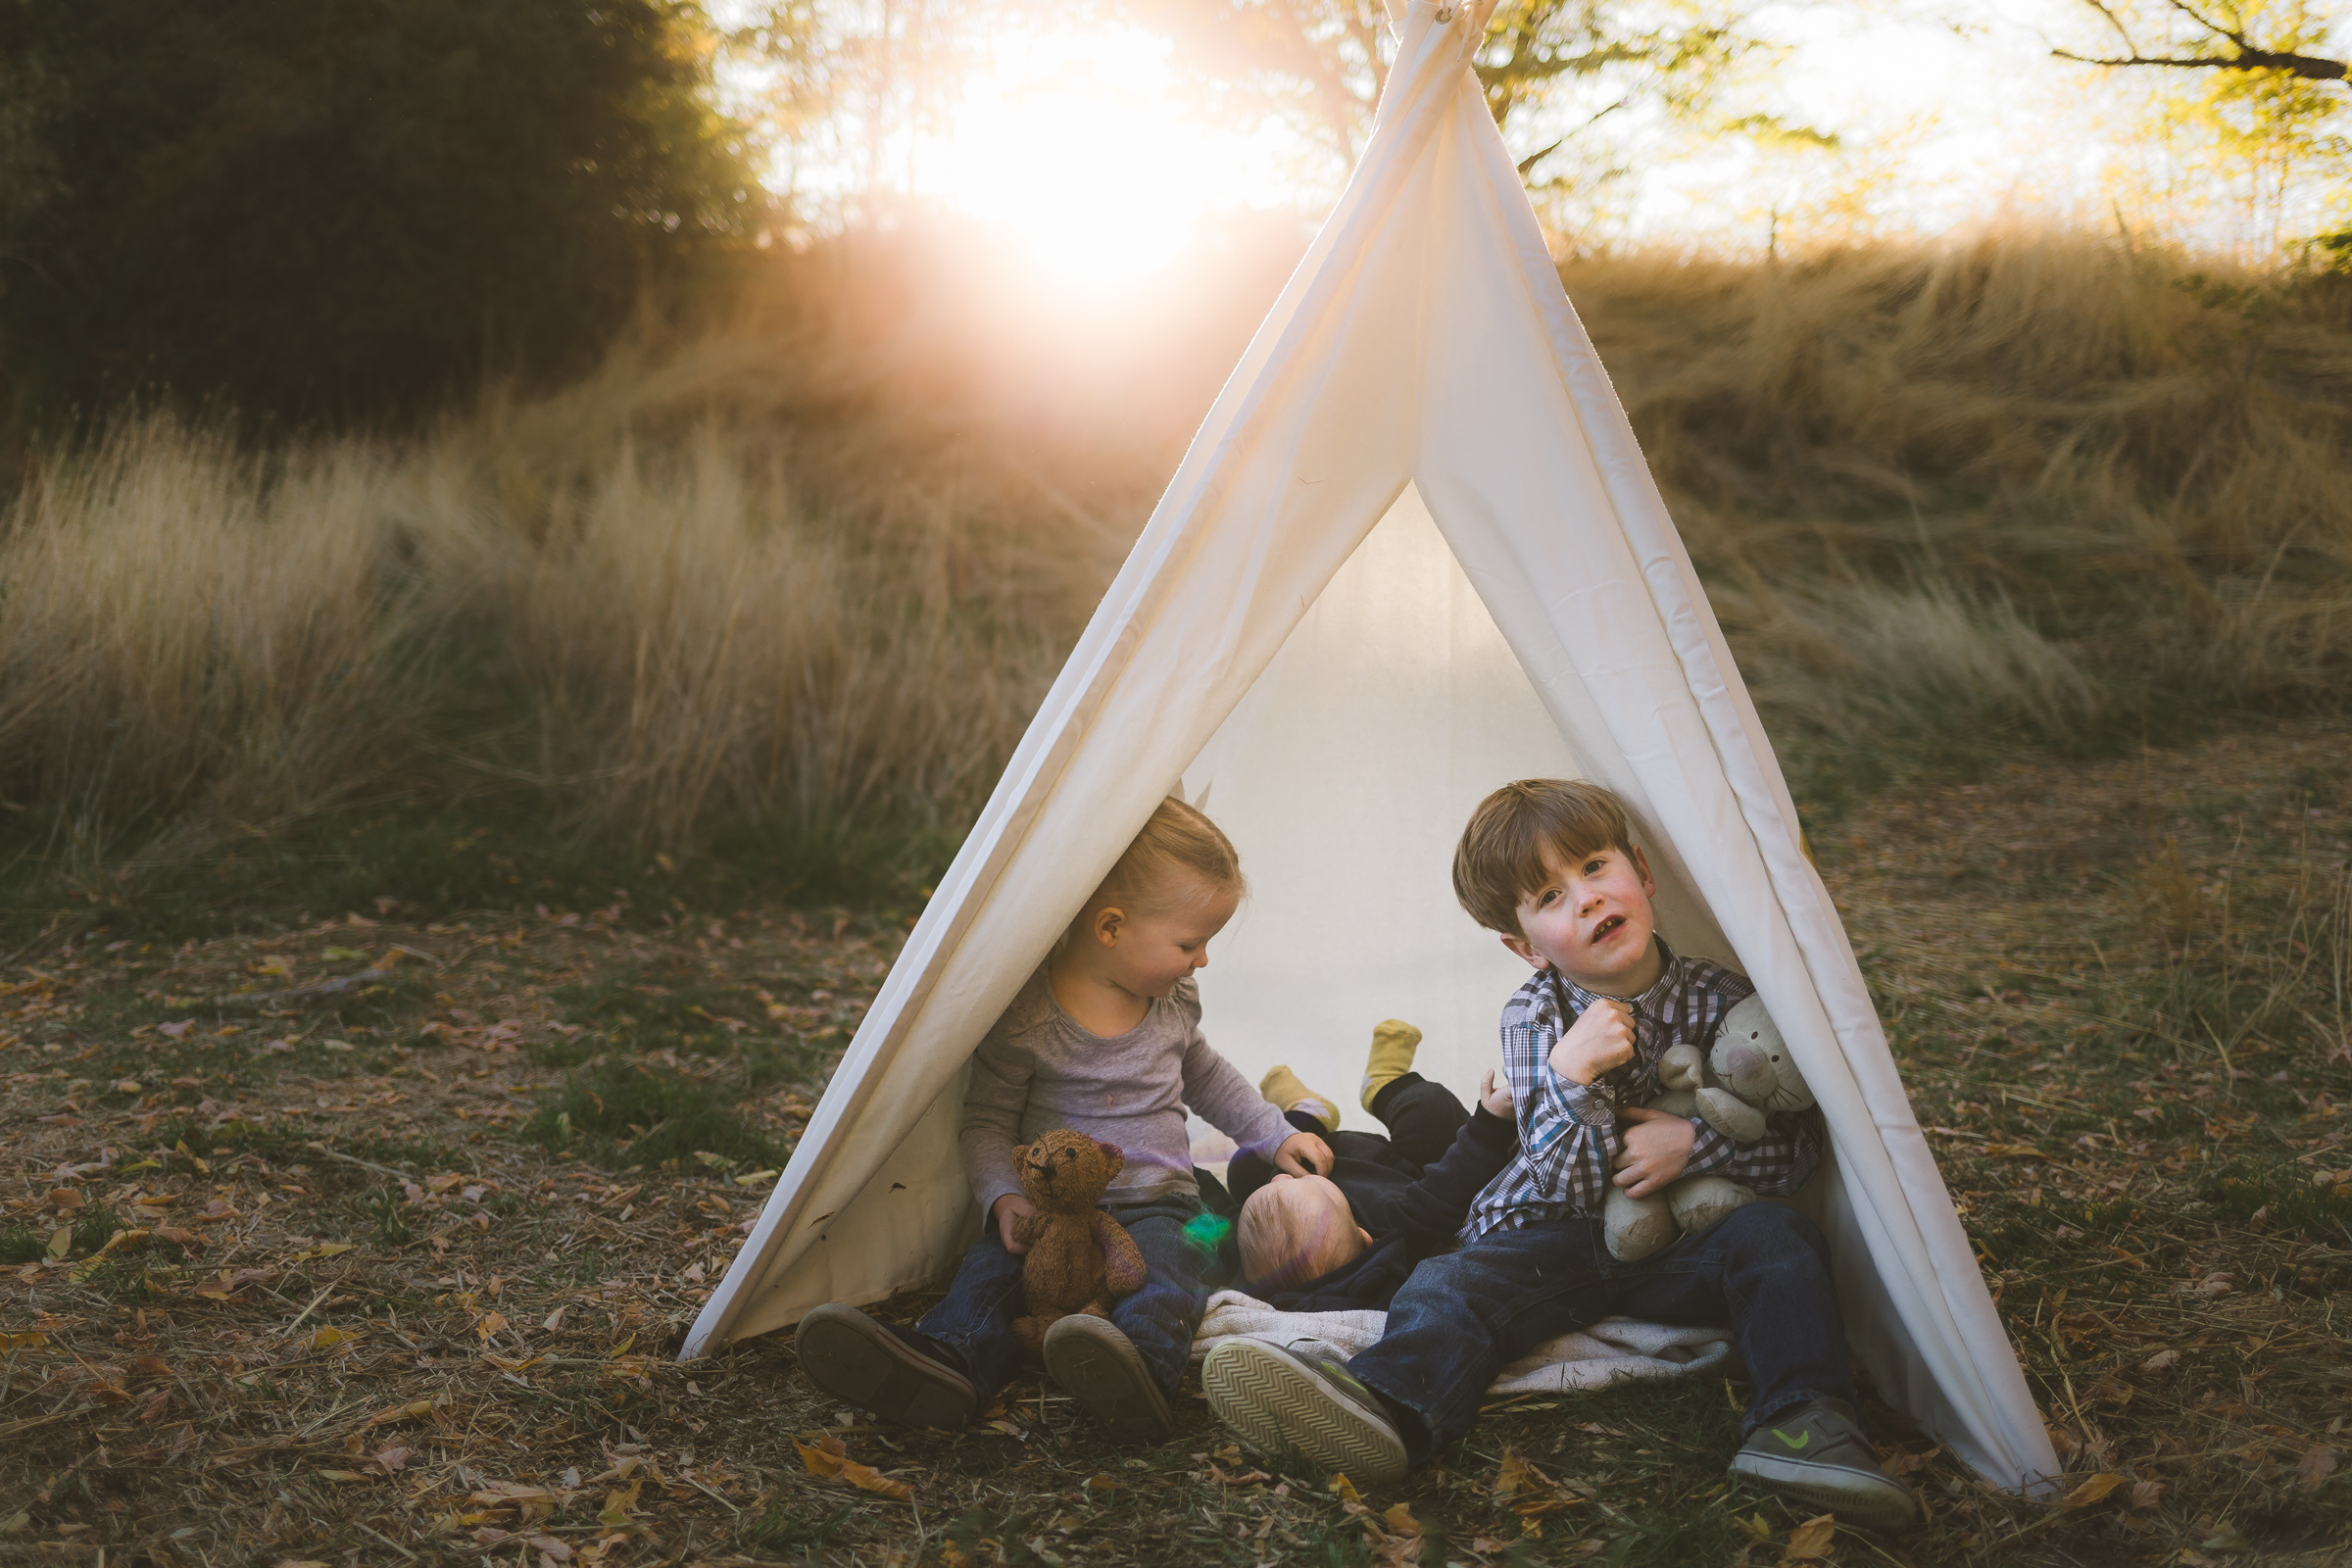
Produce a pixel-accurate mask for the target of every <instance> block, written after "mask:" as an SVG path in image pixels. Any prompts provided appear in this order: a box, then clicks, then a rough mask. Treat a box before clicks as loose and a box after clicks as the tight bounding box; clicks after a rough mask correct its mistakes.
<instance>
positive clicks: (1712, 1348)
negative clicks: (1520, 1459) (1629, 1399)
mask: <svg viewBox="0 0 2352 1568" xmlns="http://www.w3.org/2000/svg"><path fill="white" fill-rule="evenodd" d="M1388 1321H1389V1314H1388V1313H1386V1312H1284V1311H1281V1310H1278V1309H1277V1308H1275V1307H1272V1306H1268V1305H1267V1304H1266V1303H1265V1302H1263V1301H1261V1300H1258V1299H1256V1298H1254V1297H1250V1296H1245V1295H1243V1294H1242V1293H1241V1292H1240V1291H1219V1292H1218V1293H1217V1294H1216V1295H1214V1296H1212V1297H1210V1298H1209V1299H1208V1313H1207V1315H1206V1316H1205V1317H1203V1318H1201V1331H1200V1333H1198V1334H1196V1335H1195V1336H1194V1337H1193V1359H1194V1360H1196V1361H1198V1360H1200V1359H1201V1357H1202V1356H1204V1355H1206V1354H1208V1352H1209V1349H1210V1348H1211V1347H1213V1346H1215V1345H1216V1343H1217V1342H1218V1341H1219V1340H1232V1339H1257V1340H1271V1341H1273V1342H1274V1343H1276V1344H1278V1345H1288V1344H1290V1343H1291V1342H1292V1341H1294V1340H1313V1341H1317V1342H1319V1343H1321V1344H1323V1345H1325V1346H1328V1347H1330V1348H1332V1349H1334V1350H1337V1351H1338V1352H1339V1353H1340V1354H1342V1355H1350V1356H1351V1355H1353V1354H1355V1353H1356V1352H1357V1351H1358V1350H1362V1349H1365V1348H1369V1347H1370V1346H1371V1344H1372V1343H1373V1342H1374V1341H1375V1340H1378V1339H1379V1338H1380V1335H1381V1331H1382V1329H1384V1328H1385V1327H1386V1326H1387V1325H1388ZM1731 1365H1732V1331H1731V1330H1729V1329H1719V1328H1676V1327H1671V1326H1669V1325H1667V1324H1664V1323H1638V1322H1636V1321H1635V1320H1634V1319H1632V1318H1630V1317H1604V1318H1602V1319H1601V1320H1600V1321H1599V1322H1597V1323H1595V1324H1593V1326H1592V1327H1590V1328H1588V1329H1585V1330H1584V1331H1583V1332H1581V1333H1577V1334H1563V1335H1561V1336H1560V1337H1559V1338H1558V1339H1556V1340H1546V1341H1544V1343H1543V1344H1542V1345H1539V1346H1537V1347H1536V1348H1535V1349H1534V1350H1532V1351H1530V1352H1529V1353H1528V1354H1526V1355H1524V1356H1522V1357H1520V1358H1519V1359H1518V1360H1516V1361H1513V1362H1512V1363H1511V1364H1510V1365H1509V1366H1506V1367H1504V1368H1503V1369H1502V1371H1501V1372H1500V1373H1499V1374H1497V1375H1496V1376H1495V1382H1494V1383H1493V1385H1492V1386H1490V1387H1489V1389H1488V1390H1487V1392H1488V1393H1489V1394H1565V1393H1568V1392H1570V1391H1572V1390H1577V1389H1597V1388H1600V1387H1602V1386H1604V1385H1606V1384H1610V1383H1614V1382H1616V1381H1617V1380H1618V1379H1620V1378H1671V1377H1681V1376H1684V1375H1686V1374H1688V1373H1692V1372H1708V1371H1713V1370H1715V1369H1717V1368H1722V1369H1724V1370H1725V1371H1729V1370H1730V1368H1731Z"/></svg>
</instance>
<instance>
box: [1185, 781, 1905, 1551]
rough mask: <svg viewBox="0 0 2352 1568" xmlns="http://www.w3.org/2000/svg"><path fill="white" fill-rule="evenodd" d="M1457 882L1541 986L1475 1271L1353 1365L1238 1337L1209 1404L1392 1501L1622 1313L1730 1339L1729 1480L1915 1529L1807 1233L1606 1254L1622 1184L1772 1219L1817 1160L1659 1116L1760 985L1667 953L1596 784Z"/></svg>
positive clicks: (1465, 839) (1512, 1049)
mask: <svg viewBox="0 0 2352 1568" xmlns="http://www.w3.org/2000/svg"><path fill="white" fill-rule="evenodd" d="M1453 878H1454V892H1455V894H1456V896H1457V897H1459V898H1460V900H1461V901H1462V906H1463V907H1464V908H1466V909H1468V910H1469V911H1470V913H1471V915H1472V916H1473V917H1474V918H1476V919H1477V920H1478V921H1479V923H1480V924H1482V925H1485V926H1487V927H1488V928H1489V929H1491V930H1493V931H1495V933H1496V934H1497V935H1499V936H1500V937H1501V939H1502V943H1503V946H1505V947H1507V948H1509V949H1510V950H1511V952H1512V953H1514V954H1516V955H1518V956H1520V957H1521V958H1524V959H1526V960H1527V962H1528V963H1529V965H1530V966H1532V967H1533V969H1534V970H1535V973H1534V975H1533V976H1532V977H1531V978H1530V979H1529V980H1528V982H1527V983H1526V984H1525V985H1523V986H1521V987H1520V988H1519V990H1518V992H1517V993H1516V994H1515V995H1514V996H1513V997H1512V998H1511V1001H1510V1003H1509V1005H1507V1006H1506V1007H1505V1008H1504V1009H1503V1015H1502V1050H1503V1063H1504V1067H1505V1070H1506V1071H1507V1072H1508V1074H1509V1077H1510V1087H1511V1094H1512V1100H1513V1102H1514V1103H1515V1105H1516V1107H1517V1113H1518V1120H1519V1141H1520V1152H1519V1154H1518V1157H1517V1158H1515V1159H1514V1160H1513V1161H1512V1162H1511V1164H1510V1165H1509V1166H1508V1167H1506V1168H1505V1169H1504V1170H1503V1172H1502V1174H1501V1175H1499V1176H1497V1177H1496V1178H1495V1181H1494V1182H1493V1183H1492V1184H1490V1185H1489V1186H1488V1188H1487V1189H1486V1191H1485V1192H1483V1193H1481V1194H1480V1195H1479V1198H1478V1201H1476V1202H1475V1203H1474V1204H1473V1205H1472V1207H1471V1210H1470V1216H1469V1220H1468V1223H1466V1224H1465V1225H1464V1226H1463V1228H1462V1233H1461V1239H1462V1241H1463V1243H1464V1245H1463V1246H1462V1247H1461V1249H1460V1250H1456V1251H1453V1252H1450V1253H1446V1254H1445V1255H1443V1256H1439V1257H1433V1258H1431V1259H1429V1260H1428V1261H1427V1262H1424V1263H1423V1264H1422V1265H1421V1266H1420V1267H1419V1268H1418V1269H1416V1270H1415V1271H1414V1273H1413V1276H1412V1278H1411V1279H1410V1280H1408V1281H1407V1282H1406V1283H1405V1285H1404V1287H1403V1288H1402V1289H1401V1290H1399V1291H1398V1292H1397V1297H1396V1300H1395V1302H1394V1304H1393V1305H1392V1306H1391V1308H1390V1311H1389V1319H1388V1327H1387V1331H1386V1332H1385V1333H1384V1334H1383V1336H1382V1337H1381V1340H1380V1343H1379V1344H1377V1345H1375V1346H1373V1347H1372V1348H1370V1349H1367V1350H1365V1351H1363V1352H1362V1353H1360V1354H1358V1355H1356V1356H1355V1357H1354V1358H1353V1359H1352V1360H1348V1361H1345V1362H1343V1361H1341V1360H1340V1359H1339V1357H1338V1356H1337V1355H1335V1354H1333V1353H1331V1352H1330V1351H1329V1350H1327V1349H1325V1348H1321V1347H1320V1346H1319V1345H1317V1344H1316V1342H1312V1341H1299V1342H1295V1343H1294V1344H1292V1345H1289V1346H1278V1345H1274V1344H1272V1343H1270V1342H1266V1341H1255V1340H1236V1341H1229V1342H1227V1343H1225V1344H1223V1345H1220V1346H1219V1347H1218V1348H1216V1349H1215V1350H1214V1351H1212V1352H1211V1354H1210V1356H1209V1359H1208V1362H1207V1364H1206V1365H1205V1366H1204V1367H1203V1369H1202V1377H1201V1380H1202V1383H1203V1385H1204V1386H1205V1388H1206V1390H1207V1393H1208V1397H1209V1402H1210V1404H1211V1405H1213V1406H1214V1407H1215V1408H1216V1411H1217V1413H1218V1415H1220V1416H1222V1417H1223V1418H1224V1419H1225V1420H1226V1422H1227V1423H1228V1424H1230V1425H1232V1426H1233V1427H1235V1428H1236V1429H1237V1430H1238V1431H1240V1432H1241V1433H1242V1435H1243V1436H1244V1437H1246V1438H1249V1439H1250V1441H1251V1442H1253V1443H1255V1444H1256V1445H1258V1446H1260V1447H1264V1448H1267V1449H1270V1450H1279V1449H1281V1448H1283V1447H1286V1446H1287V1447H1291V1448H1296V1449H1299V1450H1300V1451H1302V1452H1304V1453H1305V1454H1306V1455H1307V1456H1308V1457H1310V1458H1312V1459H1314V1460H1316V1461H1317V1462H1319V1463H1321V1464H1322V1465H1324V1466H1325V1467H1326V1468H1327V1469H1345V1470H1347V1471H1348V1472H1350V1473H1352V1474H1355V1475H1357V1476H1359V1477H1363V1478H1366V1479H1370V1480H1395V1479H1398V1478H1401V1477H1402V1476H1403V1475H1404V1474H1405V1472H1406V1471H1407V1470H1408V1469H1410V1468H1412V1467H1414V1466H1416V1465H1420V1464H1423V1463H1426V1462H1427V1461H1428V1460H1429V1458H1430V1457H1431V1455H1432V1454H1433V1453H1434V1452H1435V1450H1436V1449H1437V1447H1438V1446H1439V1445H1441V1444H1443V1443H1446V1442H1448V1441H1451V1440H1452V1439H1455V1438H1458V1437H1460V1436H1461V1435H1462V1434H1464V1433H1465V1432H1467V1431H1468V1430H1469V1429H1470V1425H1471V1423H1472V1422H1473V1421H1474V1420H1475V1419H1476V1418H1477V1415H1478V1406H1479V1401H1480V1399H1481V1398H1483V1397H1484V1396H1485V1394H1486V1390H1487V1387H1488V1385H1489V1384H1490V1383H1491V1382H1492V1381H1493V1380H1494V1377H1495V1373H1497V1372H1498V1371H1500V1370H1501V1369H1502V1368H1503V1367H1504V1366H1507V1365H1508V1364H1509V1363H1511V1362H1512V1361H1514V1360H1516V1359H1518V1358H1519V1357H1520V1356H1522V1355H1524V1354H1526V1353H1527V1352H1528V1351H1529V1350H1531V1349H1533V1348H1535V1347H1536V1346H1538V1345H1540V1344H1542V1343H1543V1342H1544V1341H1545V1340H1548V1339H1551V1338H1553V1337H1555V1336H1557V1335H1560V1334H1565V1333H1568V1332H1570V1331H1572V1330H1575V1329H1581V1328H1584V1327H1586V1326H1587V1325H1589V1324H1591V1323H1593V1322H1594V1321H1595V1320H1597V1319H1599V1318H1602V1317H1607V1316H1610V1315H1612V1314H1624V1315H1627V1316H1631V1317H1637V1318H1643V1319H1648V1320H1650V1321H1656V1322H1668V1323H1699V1324H1728V1325H1729V1326H1730V1328H1731V1330H1732V1336H1733V1339H1734V1341H1735V1343H1736V1344H1737V1346H1738V1348H1739V1351H1740V1358H1741V1359H1742V1360H1743V1361H1744V1362H1745V1363H1746V1365H1747V1369H1748V1375H1749V1378H1750V1380H1751V1383H1752V1390H1751V1395H1750V1398H1749V1401H1748V1407H1747V1415H1746V1421H1745V1426H1744V1430H1743V1442H1742V1443H1741V1446H1740V1451H1739V1452H1738V1454H1736V1455H1735V1456H1734V1458H1733V1461H1732V1469H1733V1471H1734V1472H1735V1473H1738V1474H1741V1475H1745V1476H1748V1477H1750V1478H1752V1479H1754V1480H1757V1481H1760V1482H1762V1483H1763V1484H1765V1485H1766V1486H1769V1487H1772V1488H1774V1489H1775V1490H1777V1491H1781V1492H1785V1493H1788V1494H1789V1495H1792V1496H1795V1497H1797V1498H1798V1499H1800V1500H1802V1501H1803V1502H1805V1503H1807V1504H1808V1505H1813V1506H1819V1507H1822V1508H1825V1509H1829V1510H1831V1511H1833V1512H1835V1513H1836V1514H1837V1515H1838V1518H1839V1519H1840V1520H1841V1521H1843V1522H1846V1523H1849V1524H1857V1525H1865V1526H1870V1527H1874V1528H1877V1529H1883V1530H1901V1529H1905V1528H1908V1527H1909V1526H1910V1525H1911V1524H1912V1523H1914V1522H1915V1520H1916V1517H1917V1512H1916V1508H1915V1505H1914V1503H1913V1501H1912V1497H1911V1494H1910V1492H1909V1490H1908V1489H1907V1488H1905V1487H1904V1486H1903V1485H1902V1483H1900V1482H1898V1481H1896V1480H1894V1479H1892V1478H1891V1477H1889V1476H1887V1474H1886V1472H1885V1471H1884V1470H1882V1469H1881V1468H1880V1466H1879V1462H1878V1455H1877V1452H1876V1450H1875V1449H1873V1448H1872V1446H1871V1445H1870V1442H1869V1439H1868V1438H1867V1437H1866V1436H1865V1435H1864V1434H1863V1431H1862V1428H1861V1425H1860V1423H1859V1420H1858V1418H1857V1416H1856V1414H1855V1408H1856V1398H1855V1391H1854V1388H1853V1383H1852V1380H1851V1378H1850V1377H1849V1375H1848V1373H1847V1370H1846V1357H1845V1331H1844V1325H1843V1322H1842V1320H1841V1319H1840V1317H1839V1315H1838V1299H1837V1294H1836V1291H1835V1289H1834V1287H1833V1285H1832V1283H1831V1278H1830V1268H1829V1244H1828V1243H1827V1242H1826V1241H1825V1240H1824V1239H1823V1237H1822V1235H1821V1232H1820V1230H1819V1229H1818V1228H1816V1227H1815V1226H1814V1224H1813V1223H1812V1221H1810V1220H1809V1219H1807V1218H1805V1217H1804V1215H1802V1214H1800V1213H1798V1212H1797V1211H1796V1210H1795V1209H1793V1208H1790V1207H1789V1206H1788V1205H1787V1204H1785V1203H1774V1202H1755V1203H1749V1204H1747V1205H1745V1206H1744V1207H1741V1208H1739V1209H1736V1210H1734V1211H1733V1212H1732V1213H1731V1214H1730V1215H1729V1216H1727V1217H1726V1218H1724V1219H1723V1220H1721V1221H1720V1222H1718V1223H1717V1224H1716V1225H1714V1226H1713V1227H1712V1228H1710V1229H1708V1230H1706V1231H1704V1232H1701V1233H1699V1234H1697V1235H1692V1236H1686V1237H1684V1238H1683V1239H1681V1240H1680V1241H1678V1242H1676V1243H1675V1244H1674V1245H1672V1246H1670V1247H1668V1248H1666V1249H1664V1250H1661V1251H1658V1252H1654V1253H1652V1254H1650V1255H1649V1256H1647V1257H1644V1258H1642V1259H1640V1260H1639V1261H1636V1262H1620V1261H1619V1260H1617V1259H1616V1258H1615V1257H1613V1256H1611V1255H1610V1253H1609V1251H1608V1249H1607V1245H1606V1243H1605V1241H1604V1240H1603V1235H1602V1221H1601V1205H1602V1200H1603V1197H1604V1195H1605V1191H1606V1188H1605V1184H1607V1183H1610V1182H1614V1183H1615V1184H1616V1185H1617V1186H1619V1187H1621V1188H1623V1189H1624V1190H1625V1191H1626V1192H1627V1193H1628V1194H1630V1195H1631V1196H1633V1197H1636V1198H1641V1197H1645V1196H1647V1195H1648V1194H1649V1193H1651V1192H1654V1191H1656V1190H1658V1189H1659V1188H1662V1187H1664V1186H1665V1185H1666V1184H1667V1183H1669V1182H1672V1181H1674V1180H1675V1179H1676V1178H1677V1177H1680V1176H1682V1175H1684V1174H1686V1173H1707V1172H1714V1173H1720V1174H1722V1175H1726V1176H1730V1177H1733V1178H1735V1179H1736V1180H1739V1181H1741V1182H1744V1183H1745V1184H1747V1185H1748V1186H1750V1187H1752V1188H1753V1189H1755V1191H1756V1192H1757V1193H1759V1194H1761V1195H1764V1196H1767V1197H1779V1196H1788V1195H1791V1194H1793V1193H1794V1192H1795V1191H1796V1190H1797V1189H1798V1188H1799V1187H1801V1186H1802V1185H1803V1184H1804V1182H1805V1180H1806V1179H1807V1178H1808V1177H1810V1176H1811V1175H1812V1174H1813V1171H1814V1170H1815V1168H1816V1167H1817V1166H1818V1165H1819V1164H1820V1161H1821V1149H1822V1133H1821V1123H1820V1113H1819V1112H1818V1111H1815V1110H1805V1111H1800V1112H1794V1113H1787V1114H1775V1115H1773V1116H1772V1117H1771V1118H1770V1119H1769V1120H1768V1122H1767V1124H1766V1127H1765V1130H1764V1133H1763V1135H1762V1136H1761V1137H1760V1138H1759V1139H1757V1140H1756V1141H1755V1142H1753V1143H1749V1144H1736V1143H1734V1142H1732V1141H1731V1140H1730V1139H1728V1138H1725V1137H1723V1136H1722V1135H1721V1134H1719V1133H1717V1132H1715V1131H1714V1130H1713V1129H1712V1128H1709V1127H1708V1126H1707V1125H1706V1123H1705V1122H1704V1121H1701V1120H1699V1119H1697V1118H1695V1117H1685V1116H1677V1115H1673V1114H1670V1113H1668V1112H1666V1111H1662V1110H1653V1109H1651V1108H1649V1106H1648V1101H1649V1100H1651V1099H1652V1098H1654V1097H1655V1096H1656V1094H1657V1093H1658V1088H1659V1085H1658V1065H1659V1060H1660V1058H1661V1057H1662V1056H1663V1055H1664V1054H1665V1053H1666V1050H1667V1048H1668V1047H1669V1046H1671V1045H1673V1044H1674V1043H1675V1042H1676V1041H1678V1040H1688V1041H1691V1043H1693V1044H1697V1043H1700V1042H1702V1041H1703V1040H1705V1039H1706V1038H1707V1037H1708V1036H1709V1035H1710V1034H1711V1032H1712V1030H1713V1028H1714V1026H1715V1024H1716V1023H1717V1021H1718V1020H1720V1019H1721V1017H1722V1015H1723V1014H1724V1012H1725V1011H1726V1010H1728V1009H1729V1008H1730V1007H1731V1006H1732V1005H1733V1004H1734V1003H1736V1002H1739V1001H1740V999H1742V998H1744V997H1747V996H1749V995H1751V994H1752V993H1753V991H1754V989H1755V988H1754V987H1753V986H1751V985H1750V984H1748V982H1747V980H1746V979H1745V978H1744V977H1742V976H1740V975H1738V974H1735V973H1733V972H1732V971H1731V970H1728V969H1725V968H1723V967H1722V966H1721V965H1719V964H1713V963H1709V962H1707V961H1705V960H1704V959H1699V958H1687V957H1684V956H1681V955H1679V954H1677V953H1675V951H1674V950H1673V949H1672V948H1670V947H1668V946H1667V945H1666V943H1665V941H1664V940H1663V939H1662V938H1660V937H1658V936H1657V934H1656V932H1655V929H1654V926H1655V917H1654V915H1653V913H1652V911H1651V908H1650V898H1651V896H1652V895H1653V894H1654V893H1655V892H1656V884H1655V883H1654V882H1653V881H1652V880H1651V878H1650V875H1649V863H1648V860H1647V858H1645V857H1644V856H1643V854H1642V850H1641V849H1640V848H1639V847H1638V846H1637V845H1635V844H1634V842H1633V834H1632V827H1631V824H1630V822H1629V821H1628V820H1627V817H1626V814H1625V809H1624V806H1623V805H1622V804H1621V803H1620V802H1619V801H1618V800H1617V798H1616V797H1615V796H1614V795H1612V794H1610V793H1609V792H1608V791H1607V790H1605V789H1602V788H1600V787H1599V786H1597V785H1593V784H1587V783H1583V782H1567V781H1562V780H1556V779H1531V780H1525V781H1522V782H1520V783H1517V784H1510V785H1506V786H1504V787H1503V788H1502V789H1499V790H1497V791H1495V793H1494V794H1493V795H1490V796H1489V797H1487V799H1486V800H1485V801H1484V802H1482V803H1481V804H1480V806H1479V808H1478V809H1477V811H1476V812H1474V813H1473V814H1472V816H1471V819H1470V823H1469V826H1468V827H1466V828H1465V829H1464V830H1463V833H1462V840H1461V844H1460V846H1459V847H1458V848H1457V850H1456V851H1455V855H1454V870H1453Z"/></svg>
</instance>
